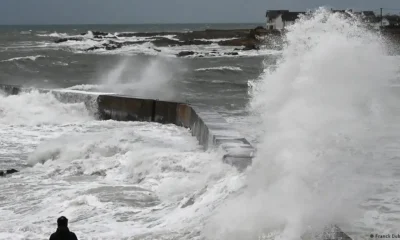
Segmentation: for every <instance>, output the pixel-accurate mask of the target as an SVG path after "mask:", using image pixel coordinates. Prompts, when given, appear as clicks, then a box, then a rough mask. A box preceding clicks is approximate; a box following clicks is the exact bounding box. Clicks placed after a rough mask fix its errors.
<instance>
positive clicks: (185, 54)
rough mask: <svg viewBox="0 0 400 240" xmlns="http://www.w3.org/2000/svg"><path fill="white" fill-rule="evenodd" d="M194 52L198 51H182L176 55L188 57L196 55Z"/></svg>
mask: <svg viewBox="0 0 400 240" xmlns="http://www.w3.org/2000/svg"><path fill="white" fill-rule="evenodd" d="M194 54H196V53H195V52H193V51H182V52H180V53H178V54H176V56H177V57H186V56H191V55H194Z"/></svg>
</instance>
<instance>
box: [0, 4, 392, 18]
mask: <svg viewBox="0 0 400 240" xmlns="http://www.w3.org/2000/svg"><path fill="white" fill-rule="evenodd" d="M318 6H329V7H333V8H335V9H344V8H352V9H355V10H374V11H379V8H381V7H382V8H391V9H399V10H393V11H394V12H400V0H0V24H96V23H109V24H114V23H215V22H228V23H229V22H231V23H232V22H234V23H239V22H255V23H260V22H263V21H264V17H265V11H266V10H268V9H270V10H273V9H289V10H297V11H303V10H306V9H312V8H315V7H318ZM387 11H389V10H384V12H387Z"/></svg>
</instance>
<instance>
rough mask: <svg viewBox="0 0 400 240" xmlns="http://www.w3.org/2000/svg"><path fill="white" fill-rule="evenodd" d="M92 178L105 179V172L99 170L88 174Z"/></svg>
mask: <svg viewBox="0 0 400 240" xmlns="http://www.w3.org/2000/svg"><path fill="white" fill-rule="evenodd" d="M90 175H92V176H101V177H105V176H107V174H106V171H105V170H99V171H95V172H93V173H92V174H90Z"/></svg>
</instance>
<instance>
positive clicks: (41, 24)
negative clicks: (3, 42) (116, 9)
mask: <svg viewBox="0 0 400 240" xmlns="http://www.w3.org/2000/svg"><path fill="white" fill-rule="evenodd" d="M185 24H194V25H195V24H264V22H187V23H165V22H163V23H51V24H50V23H11V24H2V23H0V26H65V25H76V26H85V25H185Z"/></svg>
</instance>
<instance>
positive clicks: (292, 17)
mask: <svg viewBox="0 0 400 240" xmlns="http://www.w3.org/2000/svg"><path fill="white" fill-rule="evenodd" d="M300 14H305V12H290V11H289V10H268V11H267V13H266V18H267V20H266V23H267V24H266V25H267V29H269V30H279V31H281V30H283V29H285V28H286V27H287V26H290V25H291V24H293V23H294V22H295V21H296V19H297V18H298V17H299V15H300Z"/></svg>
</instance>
